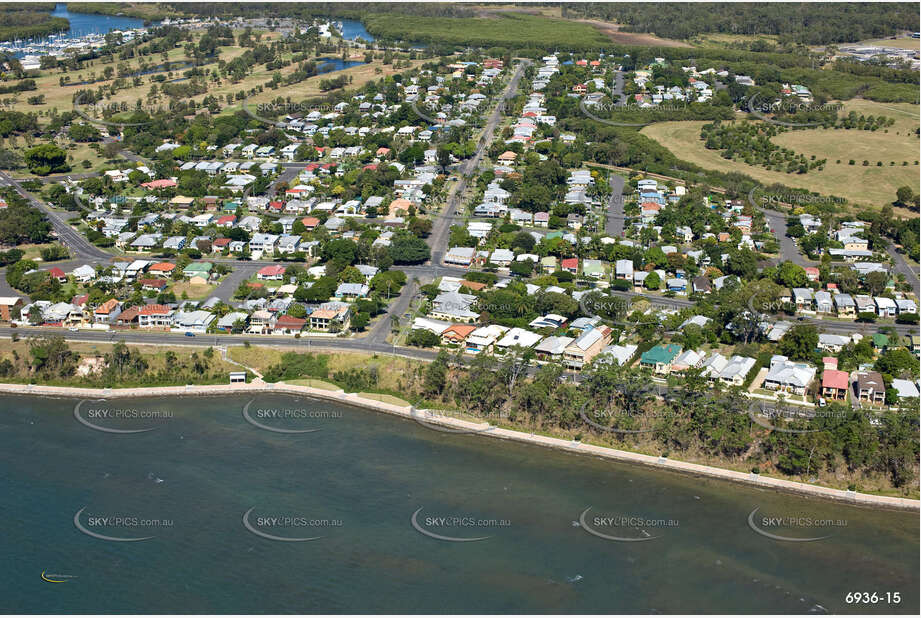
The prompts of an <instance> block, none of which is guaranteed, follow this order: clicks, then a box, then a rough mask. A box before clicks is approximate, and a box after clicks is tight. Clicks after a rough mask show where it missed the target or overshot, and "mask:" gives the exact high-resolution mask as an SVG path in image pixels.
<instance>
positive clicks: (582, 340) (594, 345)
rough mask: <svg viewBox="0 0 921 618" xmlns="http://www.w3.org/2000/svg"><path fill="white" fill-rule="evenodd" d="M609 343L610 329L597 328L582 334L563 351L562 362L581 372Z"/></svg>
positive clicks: (605, 327)
mask: <svg viewBox="0 0 921 618" xmlns="http://www.w3.org/2000/svg"><path fill="white" fill-rule="evenodd" d="M609 343H611V329H610V328H608V327H607V326H599V327H597V328H593V329H591V330H588V331H585V332H583V333H582V334H581V335H579V336H578V337H577V338H576V339H575V340H574V341H573V342H572V343H570V344H569V345H568V346H566V349H565V350H563V362H564V363H565V364H566V366H567V367H569V368H570V369H573V370H576V371H578V370H581V369H582V368H583V367H584V366H585V365H587V364H589V363H590V362H592V359H594V358H595V357H596V356H598V354H599V353H600V352H601V350H603V349H604V347H605V346H606V345H608V344H609Z"/></svg>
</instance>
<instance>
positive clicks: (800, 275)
mask: <svg viewBox="0 0 921 618" xmlns="http://www.w3.org/2000/svg"><path fill="white" fill-rule="evenodd" d="M776 279H777V283H779V284H781V285H784V286H786V287H788V288H801V287H803V286H805V285H806V284H807V283H809V278H808V277H807V276H806V270H805V269H804V268H803V267H802V266H799V265H797V264H794V263H793V262H784V263H783V264H781V265H780V266H778V267H777V277H776Z"/></svg>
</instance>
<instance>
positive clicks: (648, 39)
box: [575, 19, 693, 47]
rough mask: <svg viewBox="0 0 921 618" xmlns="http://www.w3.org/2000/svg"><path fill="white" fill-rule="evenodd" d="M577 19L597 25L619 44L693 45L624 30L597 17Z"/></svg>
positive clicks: (654, 45)
mask: <svg viewBox="0 0 921 618" xmlns="http://www.w3.org/2000/svg"><path fill="white" fill-rule="evenodd" d="M575 21H581V22H584V23H587V24H591V25H593V26H595V27H596V28H597V29H598V30H599V31H601V33H602V34H604V35H605V36H607V37H608V38H609V39H611V41H613V42H614V43H617V44H619V45H646V46H649V47H693V46H692V45H690V44H689V43H685V42H684V41H676V40H674V39H662V38H659V37H657V36H656V35H654V34H648V33H645V32H623V31H621V29H620V28H621V26H620V24H612V23H610V22H606V21H599V20H597V19H579V20H575Z"/></svg>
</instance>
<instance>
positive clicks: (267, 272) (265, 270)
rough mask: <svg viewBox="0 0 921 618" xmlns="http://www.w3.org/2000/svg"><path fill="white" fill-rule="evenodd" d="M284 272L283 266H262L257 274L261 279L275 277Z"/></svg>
mask: <svg viewBox="0 0 921 618" xmlns="http://www.w3.org/2000/svg"><path fill="white" fill-rule="evenodd" d="M284 272H285V267H284V266H263V267H262V268H260V269H259V274H260V275H262V276H263V277H277V276H278V275H282V274H284Z"/></svg>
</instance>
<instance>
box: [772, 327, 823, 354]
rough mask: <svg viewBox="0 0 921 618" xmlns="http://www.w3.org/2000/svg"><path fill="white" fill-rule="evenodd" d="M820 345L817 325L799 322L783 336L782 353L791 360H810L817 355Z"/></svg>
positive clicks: (780, 346)
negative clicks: (816, 351)
mask: <svg viewBox="0 0 921 618" xmlns="http://www.w3.org/2000/svg"><path fill="white" fill-rule="evenodd" d="M818 345H819V332H818V331H817V330H816V328H815V326H811V325H809V324H797V325H796V326H794V327H793V328H791V329H790V330H788V331H787V332H786V334H785V335H784V336H783V337H782V338H781V340H780V344H779V346H778V347H779V350H780V353H781V354H783V355H784V356H787V357H789V358H790V359H791V360H800V361H808V360H811V359H812V358H814V357H815V350H816V348H817V347H818Z"/></svg>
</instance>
